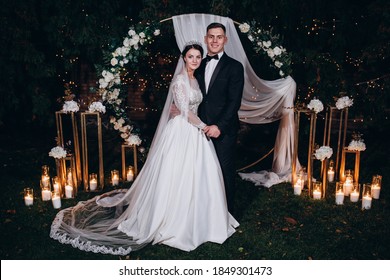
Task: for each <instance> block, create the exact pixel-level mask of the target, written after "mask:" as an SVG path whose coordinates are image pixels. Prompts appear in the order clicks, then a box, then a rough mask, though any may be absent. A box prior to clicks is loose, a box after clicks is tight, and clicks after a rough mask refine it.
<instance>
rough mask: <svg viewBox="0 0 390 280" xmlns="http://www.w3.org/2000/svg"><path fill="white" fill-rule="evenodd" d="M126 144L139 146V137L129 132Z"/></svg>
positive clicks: (140, 141)
mask: <svg viewBox="0 0 390 280" xmlns="http://www.w3.org/2000/svg"><path fill="white" fill-rule="evenodd" d="M126 143H127V145H136V146H139V145H140V144H141V143H142V140H141V138H139V136H138V135H136V134H131V135H130V137H129V138H127V139H126Z"/></svg>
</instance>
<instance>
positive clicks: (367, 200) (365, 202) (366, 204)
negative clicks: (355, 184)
mask: <svg viewBox="0 0 390 280" xmlns="http://www.w3.org/2000/svg"><path fill="white" fill-rule="evenodd" d="M371 202H372V197H370V196H368V195H365V196H363V199H362V209H370V208H371Z"/></svg>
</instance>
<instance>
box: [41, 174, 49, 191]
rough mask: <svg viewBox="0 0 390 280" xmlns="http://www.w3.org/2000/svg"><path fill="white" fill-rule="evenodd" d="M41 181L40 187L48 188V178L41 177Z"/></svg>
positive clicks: (45, 176)
mask: <svg viewBox="0 0 390 280" xmlns="http://www.w3.org/2000/svg"><path fill="white" fill-rule="evenodd" d="M41 181H42V186H43V187H45V188H47V187H48V186H49V182H50V177H49V176H47V175H42V178H41Z"/></svg>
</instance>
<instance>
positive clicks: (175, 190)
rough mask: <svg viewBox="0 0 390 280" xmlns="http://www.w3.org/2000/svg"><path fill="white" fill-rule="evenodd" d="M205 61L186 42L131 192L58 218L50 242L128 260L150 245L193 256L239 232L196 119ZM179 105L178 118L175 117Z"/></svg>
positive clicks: (109, 196)
mask: <svg viewBox="0 0 390 280" xmlns="http://www.w3.org/2000/svg"><path fill="white" fill-rule="evenodd" d="M202 57H203V49H202V47H201V45H200V44H199V43H195V42H190V43H187V44H186V45H185V47H184V50H183V51H182V59H180V60H179V62H178V65H177V67H176V71H175V75H174V78H173V80H172V82H171V85H170V88H169V92H168V97H167V100H166V103H165V107H164V110H163V113H162V115H161V118H160V121H159V124H158V127H157V131H156V133H155V136H154V138H153V141H152V145H151V148H150V152H149V154H148V158H147V161H146V162H145V165H144V166H143V168H142V170H141V172H140V174H139V176H138V177H137V179H136V180H135V181H134V183H133V185H132V186H131V188H130V189H129V190H127V189H122V190H114V191H111V192H109V193H106V194H103V195H101V196H97V197H95V198H92V199H90V200H88V201H82V202H79V203H78V204H77V205H76V206H74V207H70V208H67V209H63V210H61V211H60V212H58V213H57V216H56V217H55V219H54V221H53V223H52V226H51V231H50V237H51V238H53V239H56V240H58V241H59V242H61V243H64V244H71V245H72V246H73V247H76V248H79V249H80V250H84V251H90V252H94V253H104V254H113V255H127V254H129V253H130V252H131V251H134V250H138V249H140V248H142V247H144V246H146V245H147V244H165V245H168V246H171V247H174V248H178V249H180V250H184V251H191V250H194V249H195V248H197V247H198V246H199V245H201V244H202V243H204V242H215V243H219V244H222V243H223V242H224V241H225V240H226V239H227V238H228V237H230V236H231V235H232V234H233V233H234V232H235V228H236V227H238V226H239V224H238V222H237V221H236V220H235V219H234V218H233V216H232V215H231V214H230V213H229V212H228V210H227V204H226V196H225V189H224V183H223V177H222V171H221V169H220V166H219V162H218V159H217V156H216V153H215V149H214V146H213V144H212V142H211V141H209V140H208V139H207V137H206V136H205V134H204V132H203V129H205V128H207V125H206V124H204V123H203V122H202V121H201V120H200V119H199V118H198V116H197V110H198V106H199V104H200V103H201V101H202V93H201V91H200V89H199V86H198V83H197V81H196V79H195V78H194V70H195V69H197V68H198V67H199V65H200V63H201V60H202ZM172 103H174V104H175V105H176V107H178V108H179V110H180V114H179V115H176V116H174V117H172V116H170V107H171V104H172Z"/></svg>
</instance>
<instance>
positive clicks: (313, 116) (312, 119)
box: [292, 108, 317, 194]
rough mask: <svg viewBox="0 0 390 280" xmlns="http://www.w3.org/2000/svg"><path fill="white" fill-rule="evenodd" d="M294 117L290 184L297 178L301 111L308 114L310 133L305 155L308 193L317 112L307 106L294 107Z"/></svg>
mask: <svg viewBox="0 0 390 280" xmlns="http://www.w3.org/2000/svg"><path fill="white" fill-rule="evenodd" d="M294 113H295V114H294V115H295V116H294V119H295V135H294V138H295V139H294V151H293V161H292V184H293V186H294V185H295V183H296V180H297V170H296V169H297V166H296V164H297V158H298V139H299V123H300V115H301V113H305V114H307V115H309V116H310V135H309V146H308V156H307V187H308V189H309V194H310V193H311V184H312V173H313V149H314V143H315V134H316V132H315V131H316V123H317V113H316V112H314V111H312V110H309V109H307V108H296V109H295V110H294Z"/></svg>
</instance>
